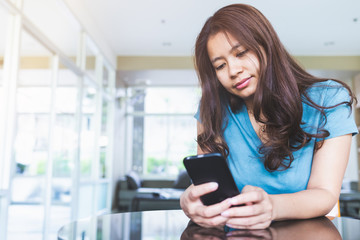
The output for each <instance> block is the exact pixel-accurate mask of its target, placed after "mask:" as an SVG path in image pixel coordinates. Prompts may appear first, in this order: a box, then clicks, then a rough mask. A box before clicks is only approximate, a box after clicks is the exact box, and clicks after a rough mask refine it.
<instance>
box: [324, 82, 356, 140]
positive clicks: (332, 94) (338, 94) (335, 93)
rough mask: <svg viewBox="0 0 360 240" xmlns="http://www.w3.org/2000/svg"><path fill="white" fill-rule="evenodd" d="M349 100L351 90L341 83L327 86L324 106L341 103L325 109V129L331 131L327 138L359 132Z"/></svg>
mask: <svg viewBox="0 0 360 240" xmlns="http://www.w3.org/2000/svg"><path fill="white" fill-rule="evenodd" d="M349 101H350V95H349V92H348V91H347V89H346V88H344V87H343V86H342V85H340V84H339V83H336V82H335V83H334V82H332V84H331V85H330V86H328V87H327V92H326V95H325V98H324V104H323V106H324V107H332V106H335V105H337V104H340V105H339V106H336V107H333V108H329V109H325V114H326V123H325V125H324V129H326V130H327V131H329V133H330V135H329V136H328V137H326V138H325V139H329V138H334V137H338V136H342V135H346V134H352V135H356V134H357V133H358V130H357V126H356V123H355V120H354V116H353V114H352V108H351V107H350V106H349V105H347V104H346V102H349Z"/></svg>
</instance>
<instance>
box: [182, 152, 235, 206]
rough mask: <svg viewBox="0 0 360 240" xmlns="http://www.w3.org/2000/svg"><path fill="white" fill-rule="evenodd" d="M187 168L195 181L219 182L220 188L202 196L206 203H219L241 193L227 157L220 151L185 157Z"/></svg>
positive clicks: (200, 182)
mask: <svg viewBox="0 0 360 240" xmlns="http://www.w3.org/2000/svg"><path fill="white" fill-rule="evenodd" d="M184 165H185V168H186V170H187V172H188V174H189V176H190V178H191V180H192V182H193V183H194V185H199V184H202V183H207V182H217V183H218V184H219V186H218V189H217V190H216V191H214V192H211V193H208V194H205V195H203V196H201V197H200V199H201V201H202V202H203V204H204V205H212V204H215V203H219V202H221V201H223V200H225V199H227V198H230V197H233V196H236V195H238V194H240V192H239V189H238V188H237V186H236V184H235V181H234V178H233V176H232V175H231V172H230V170H229V167H228V165H227V163H226V160H225V158H224V157H223V156H222V155H221V154H220V153H209V154H202V155H196V156H190V157H186V158H184Z"/></svg>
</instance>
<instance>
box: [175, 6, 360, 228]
mask: <svg viewBox="0 0 360 240" xmlns="http://www.w3.org/2000/svg"><path fill="white" fill-rule="evenodd" d="M195 65H196V69H197V72H198V76H199V81H200V85H201V88H202V97H201V101H200V107H199V111H198V113H197V114H196V118H197V119H198V154H202V153H210V152H220V153H222V154H223V155H224V156H225V157H226V159H227V162H228V165H229V167H230V170H231V172H232V175H233V177H234V179H235V182H236V184H237V186H238V188H239V189H240V190H241V194H240V195H238V196H235V197H233V198H231V199H227V200H224V201H223V202H221V203H218V204H215V205H211V206H204V205H203V204H202V203H201V201H200V196H201V195H204V194H206V193H209V192H211V191H215V190H216V188H217V184H216V183H207V184H202V185H199V186H194V185H191V186H190V187H189V188H188V189H187V190H186V191H185V192H184V194H183V195H182V196H181V200H180V204H181V207H182V209H183V210H184V212H185V214H186V215H187V216H188V217H189V218H190V219H191V220H192V221H193V222H195V223H197V224H199V225H201V226H203V227H218V226H220V227H222V226H225V225H226V226H228V227H233V228H239V229H242V228H246V229H259V228H266V227H268V226H269V225H270V223H271V222H272V221H274V220H275V221H277V220H284V219H305V218H313V217H317V216H322V215H326V214H327V213H329V211H330V210H331V209H332V208H333V207H334V205H335V204H336V203H337V201H338V199H339V194H340V189H341V183H342V179H343V176H344V172H345V169H346V166H347V162H348V158H349V152H350V145H351V138H352V135H354V134H356V133H357V128H356V125H355V122H354V120H353V117H352V115H351V105H352V103H353V101H354V100H355V98H354V96H353V94H352V92H351V90H350V88H349V87H348V86H347V85H345V84H344V83H342V82H340V81H338V80H328V79H320V78H316V77H314V76H312V75H310V74H308V73H307V72H305V70H304V69H303V68H301V67H300V66H299V65H298V64H297V63H296V62H295V61H294V59H292V58H291V56H290V55H289V53H288V52H287V51H286V50H285V48H284V46H283V45H282V43H281V42H280V40H279V38H278V36H277V34H276V33H275V31H274V29H273V27H272V26H271V24H270V23H269V21H268V20H267V19H266V18H265V17H264V16H263V15H262V14H261V13H260V12H259V11H258V10H257V9H255V8H253V7H251V6H249V5H243V4H234V5H230V6H226V7H224V8H222V9H220V10H218V11H217V12H216V13H215V14H214V15H213V16H212V17H210V18H209V19H208V20H207V21H206V23H205V25H204V27H203V28H202V30H201V32H200V34H199V36H198V38H197V41H196V46H195ZM240 204H245V205H244V206H240V207H237V206H236V205H240Z"/></svg>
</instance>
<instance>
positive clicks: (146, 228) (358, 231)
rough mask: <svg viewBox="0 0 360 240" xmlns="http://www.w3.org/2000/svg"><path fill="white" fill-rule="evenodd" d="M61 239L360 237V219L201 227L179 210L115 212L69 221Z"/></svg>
mask: <svg viewBox="0 0 360 240" xmlns="http://www.w3.org/2000/svg"><path fill="white" fill-rule="evenodd" d="M58 239H60V240H73V239H81V240H95V239H96V240H105V239H106V240H122V239H124V240H127V239H147V240H150V239H181V240H186V239H212V240H216V239H264V240H267V239H278V240H282V239H291V240H297V239H345V240H347V239H349V240H352V239H360V221H359V220H357V219H351V218H335V219H334V220H330V219H328V218H326V217H321V218H315V219H308V220H291V221H281V222H273V223H272V224H271V226H270V227H269V228H267V229H264V230H235V229H231V230H230V231H228V232H225V231H223V230H220V229H206V228H202V227H200V226H198V225H196V224H194V223H192V222H191V221H189V219H188V218H187V217H186V216H185V214H184V213H183V212H182V211H181V210H167V211H144V212H132V213H118V214H109V215H103V216H97V217H92V218H88V219H83V220H78V221H76V222H73V223H70V224H68V225H66V226H64V227H63V228H61V229H60V230H59V232H58Z"/></svg>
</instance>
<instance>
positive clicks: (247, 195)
mask: <svg viewBox="0 0 360 240" xmlns="http://www.w3.org/2000/svg"><path fill="white" fill-rule="evenodd" d="M350 147H351V134H348V135H344V136H340V137H335V138H331V139H327V140H325V141H324V143H323V146H322V147H321V148H320V149H319V150H318V151H316V152H315V154H314V158H313V164H312V169H311V175H310V179H309V183H308V186H307V189H306V190H304V191H300V192H297V193H292V194H278V195H268V194H267V193H266V192H265V191H264V190H262V189H261V188H258V187H253V186H245V187H244V189H243V191H242V194H240V195H238V196H236V197H234V198H232V199H231V200H230V201H231V203H232V205H237V204H243V203H245V204H246V206H244V207H234V208H230V209H228V210H226V211H225V212H223V213H222V215H223V216H224V217H229V220H228V221H227V223H226V224H227V225H228V226H230V227H234V228H250V229H251V228H266V227H268V226H269V225H270V223H271V221H272V220H285V219H305V218H312V217H318V216H323V215H326V214H327V213H329V212H330V210H331V209H332V208H333V206H334V205H335V204H336V202H337V201H338V199H339V195H340V189H341V183H342V179H343V176H344V173H345V169H346V166H347V162H348V159H349V154H350Z"/></svg>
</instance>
